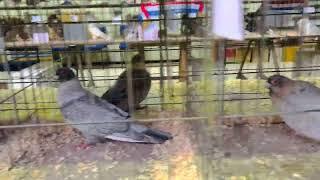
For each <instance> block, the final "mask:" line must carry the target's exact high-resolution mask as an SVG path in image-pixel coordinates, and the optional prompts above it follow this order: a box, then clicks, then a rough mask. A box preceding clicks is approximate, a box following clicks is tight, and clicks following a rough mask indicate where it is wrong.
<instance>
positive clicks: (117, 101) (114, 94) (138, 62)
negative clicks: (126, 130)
mask: <svg viewBox="0 0 320 180" xmlns="http://www.w3.org/2000/svg"><path fill="white" fill-rule="evenodd" d="M150 88H151V77H150V73H149V72H148V71H147V70H146V68H145V64H144V59H143V57H142V56H141V55H140V54H136V55H135V56H134V57H133V58H132V89H133V103H134V108H135V109H142V108H145V107H141V106H140V105H139V104H140V103H141V102H142V101H143V100H144V99H145V98H146V97H147V95H148V93H149V90H150ZM102 99H105V100H107V101H108V102H110V103H111V104H113V105H115V106H117V107H118V108H120V109H122V110H123V111H125V112H128V111H129V104H128V82H127V71H124V72H122V73H121V74H120V76H119V77H118V79H117V81H116V83H115V84H114V86H112V87H111V88H110V89H108V91H106V92H105V93H104V94H103V95H102Z"/></svg>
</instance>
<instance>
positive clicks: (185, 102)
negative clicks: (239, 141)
mask: <svg viewBox="0 0 320 180" xmlns="http://www.w3.org/2000/svg"><path fill="white" fill-rule="evenodd" d="M266 99H270V98H268V97H254V98H232V99H223V101H252V100H266ZM218 101H221V99H213V100H189V101H183V102H160V103H142V104H141V105H146V106H159V105H183V104H187V103H205V102H218ZM57 109H60V108H59V107H44V108H16V109H12V108H6V109H0V112H1V111H13V110H17V111H29V110H57Z"/></svg>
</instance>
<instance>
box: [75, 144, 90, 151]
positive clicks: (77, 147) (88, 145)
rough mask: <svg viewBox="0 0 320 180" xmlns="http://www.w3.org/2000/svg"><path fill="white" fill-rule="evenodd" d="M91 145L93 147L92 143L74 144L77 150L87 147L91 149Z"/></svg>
mask: <svg viewBox="0 0 320 180" xmlns="http://www.w3.org/2000/svg"><path fill="white" fill-rule="evenodd" d="M93 147H94V146H93V145H90V144H87V143H81V144H78V145H76V149H77V150H87V149H91V148H93Z"/></svg>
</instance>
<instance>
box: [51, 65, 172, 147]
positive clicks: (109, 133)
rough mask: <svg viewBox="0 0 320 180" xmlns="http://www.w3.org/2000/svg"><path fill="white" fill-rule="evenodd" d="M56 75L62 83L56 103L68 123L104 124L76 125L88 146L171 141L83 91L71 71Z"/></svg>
mask: <svg viewBox="0 0 320 180" xmlns="http://www.w3.org/2000/svg"><path fill="white" fill-rule="evenodd" d="M56 75H57V76H58V79H59V81H60V82H61V84H60V85H59V88H58V99H57V101H58V104H59V106H60V108H61V112H62V114H63V116H64V118H65V119H66V121H67V122H69V123H86V122H95V123H101V124H81V125H79V124H76V125H73V127H74V128H76V129H78V130H79V131H80V132H81V133H82V134H83V136H84V137H85V138H86V141H87V142H86V143H87V145H94V144H96V143H98V142H102V141H104V140H105V139H111V140H118V141H126V142H135V143H152V144H157V143H163V142H165V141H166V140H169V139H172V136H171V134H169V133H166V132H162V131H160V130H156V129H150V128H148V127H146V126H144V125H141V124H138V123H135V122H133V121H132V119H131V118H130V117H129V115H128V113H126V112H124V111H122V110H121V109H119V108H117V107H116V106H114V105H112V104H110V103H109V102H107V101H105V100H103V99H101V98H100V97H98V96H96V95H94V94H92V93H90V92H89V91H87V90H85V89H83V88H82V86H81V84H80V81H79V80H78V79H77V78H76V76H75V73H74V72H73V71H72V70H71V69H69V68H67V67H63V68H59V69H58V70H57V71H56ZM110 121H113V122H110ZM114 121H119V122H114ZM121 121H122V122H121ZM123 121H129V122H123ZM103 122H107V123H103Z"/></svg>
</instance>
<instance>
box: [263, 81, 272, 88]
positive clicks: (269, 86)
mask: <svg viewBox="0 0 320 180" xmlns="http://www.w3.org/2000/svg"><path fill="white" fill-rule="evenodd" d="M271 86H272V85H271V84H270V83H268V82H267V83H266V84H265V85H264V87H265V88H268V89H269V88H271Z"/></svg>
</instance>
